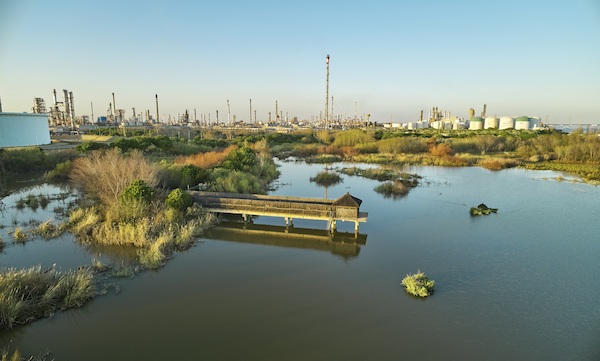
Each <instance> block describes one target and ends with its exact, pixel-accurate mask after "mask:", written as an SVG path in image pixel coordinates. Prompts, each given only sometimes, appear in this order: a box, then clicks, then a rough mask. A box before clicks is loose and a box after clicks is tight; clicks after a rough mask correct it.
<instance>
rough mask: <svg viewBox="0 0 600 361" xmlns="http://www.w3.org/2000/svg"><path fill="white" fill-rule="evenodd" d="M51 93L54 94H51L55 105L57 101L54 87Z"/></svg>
mask: <svg viewBox="0 0 600 361" xmlns="http://www.w3.org/2000/svg"><path fill="white" fill-rule="evenodd" d="M53 94H54V95H53V96H52V99H53V100H54V106H56V103H57V101H56V89H54V91H53Z"/></svg>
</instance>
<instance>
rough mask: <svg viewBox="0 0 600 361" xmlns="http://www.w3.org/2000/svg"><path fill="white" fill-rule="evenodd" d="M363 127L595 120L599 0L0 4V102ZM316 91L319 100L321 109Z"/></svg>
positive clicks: (64, 0) (12, 106)
mask: <svg viewBox="0 0 600 361" xmlns="http://www.w3.org/2000/svg"><path fill="white" fill-rule="evenodd" d="M327 54H329V55H330V59H331V61H330V75H329V95H330V97H333V114H334V115H336V116H339V115H341V116H346V117H353V116H354V112H357V114H358V116H359V117H360V115H362V114H366V113H368V114H370V115H371V118H370V119H371V120H372V121H376V122H390V121H392V122H409V121H415V120H418V118H419V114H420V112H421V110H423V111H424V114H425V116H427V114H428V111H429V110H430V109H431V108H432V107H438V109H440V110H444V111H448V112H450V114H451V115H456V116H458V117H468V112H469V108H474V109H475V110H476V114H478V115H479V113H480V112H481V111H482V110H483V109H482V108H483V104H487V115H488V116H490V115H492V116H493V115H495V116H505V115H509V116H521V115H528V116H537V117H540V118H541V119H542V121H544V122H547V123H550V124H559V123H573V124H588V123H592V124H598V123H600V117H599V115H600V0H564V1H556V0H543V1H538V0H504V1H472V0H466V1H443V0H430V1H414V0H411V1H405V0H389V1H384V0H370V1H351V0H344V1H338V0H316V1H313V0H303V1H295V2H287V1H281V0H279V1H271V0H253V1H244V0H239V1H234V0H219V1H214V0H211V1H205V0H198V1H178V0H169V1H166V0H165V1H157V0H145V1H137V0H122V1H115V0H104V1H85V0H54V1H48V0H0V99H1V101H2V109H3V111H5V112H8V111H14V112H24V111H27V112H30V111H31V108H32V105H33V98H35V97H41V98H44V99H45V101H46V104H47V105H48V106H49V105H51V103H52V90H53V89H56V90H57V92H58V94H59V99H58V100H59V101H62V90H63V89H67V90H69V91H72V92H73V97H74V104H75V113H76V115H84V114H85V115H90V114H91V109H92V106H93V111H94V117H97V116H100V115H106V113H107V110H108V108H109V103H110V102H111V100H112V95H111V94H112V93H115V100H116V101H115V103H116V106H117V108H120V109H125V111H126V117H129V116H131V114H132V108H135V109H136V112H138V113H139V112H144V111H145V110H146V109H149V110H150V112H151V113H152V114H155V109H156V108H155V94H158V97H159V111H160V113H161V120H164V119H165V118H164V117H168V116H169V114H170V115H171V117H173V118H175V117H176V116H177V115H178V114H182V113H184V112H185V110H186V109H187V110H188V111H189V112H190V114H191V115H192V116H193V114H194V110H196V114H197V118H198V119H200V118H201V115H204V116H208V114H210V117H211V121H214V120H215V118H216V111H217V110H218V111H219V120H220V121H225V120H227V119H226V117H227V111H228V108H227V101H229V102H230V107H231V115H232V117H233V116H234V115H235V116H236V120H244V121H249V120H250V119H249V118H250V104H249V103H250V99H252V108H253V109H254V110H256V112H257V118H258V120H265V119H267V117H268V113H269V112H271V113H272V114H273V117H274V114H275V102H276V101H277V103H278V107H279V110H280V111H282V112H283V114H284V116H285V114H286V113H287V114H288V115H289V117H290V118H291V117H294V116H297V117H299V119H308V120H310V119H311V117H317V118H318V116H319V114H320V113H322V112H324V111H325V99H326V95H325V94H326V65H325V57H326V56H327ZM331 103H332V101H331V98H330V99H329V110H330V112H331V107H332V104H331Z"/></svg>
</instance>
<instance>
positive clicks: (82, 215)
mask: <svg viewBox="0 0 600 361" xmlns="http://www.w3.org/2000/svg"><path fill="white" fill-rule="evenodd" d="M100 220H101V217H100V215H99V213H98V209H97V208H96V207H89V208H77V209H75V210H74V211H73V212H71V214H70V215H69V222H68V226H69V228H70V230H71V232H73V233H74V234H75V235H77V236H79V237H87V236H89V235H90V234H91V232H92V229H93V228H94V227H95V226H96V225H97V224H98V223H99V222H100Z"/></svg>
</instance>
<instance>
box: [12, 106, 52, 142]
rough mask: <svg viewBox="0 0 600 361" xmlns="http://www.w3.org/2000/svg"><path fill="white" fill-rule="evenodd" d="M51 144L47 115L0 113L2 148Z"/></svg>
mask: <svg viewBox="0 0 600 361" xmlns="http://www.w3.org/2000/svg"><path fill="white" fill-rule="evenodd" d="M42 144H50V129H49V127H48V115H47V114H28V113H0V148H7V147H26V146H32V145H42Z"/></svg>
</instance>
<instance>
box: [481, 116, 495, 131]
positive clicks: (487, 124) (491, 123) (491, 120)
mask: <svg viewBox="0 0 600 361" xmlns="http://www.w3.org/2000/svg"><path fill="white" fill-rule="evenodd" d="M498 124H499V121H498V118H496V117H487V118H485V121H484V122H483V129H498Z"/></svg>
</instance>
